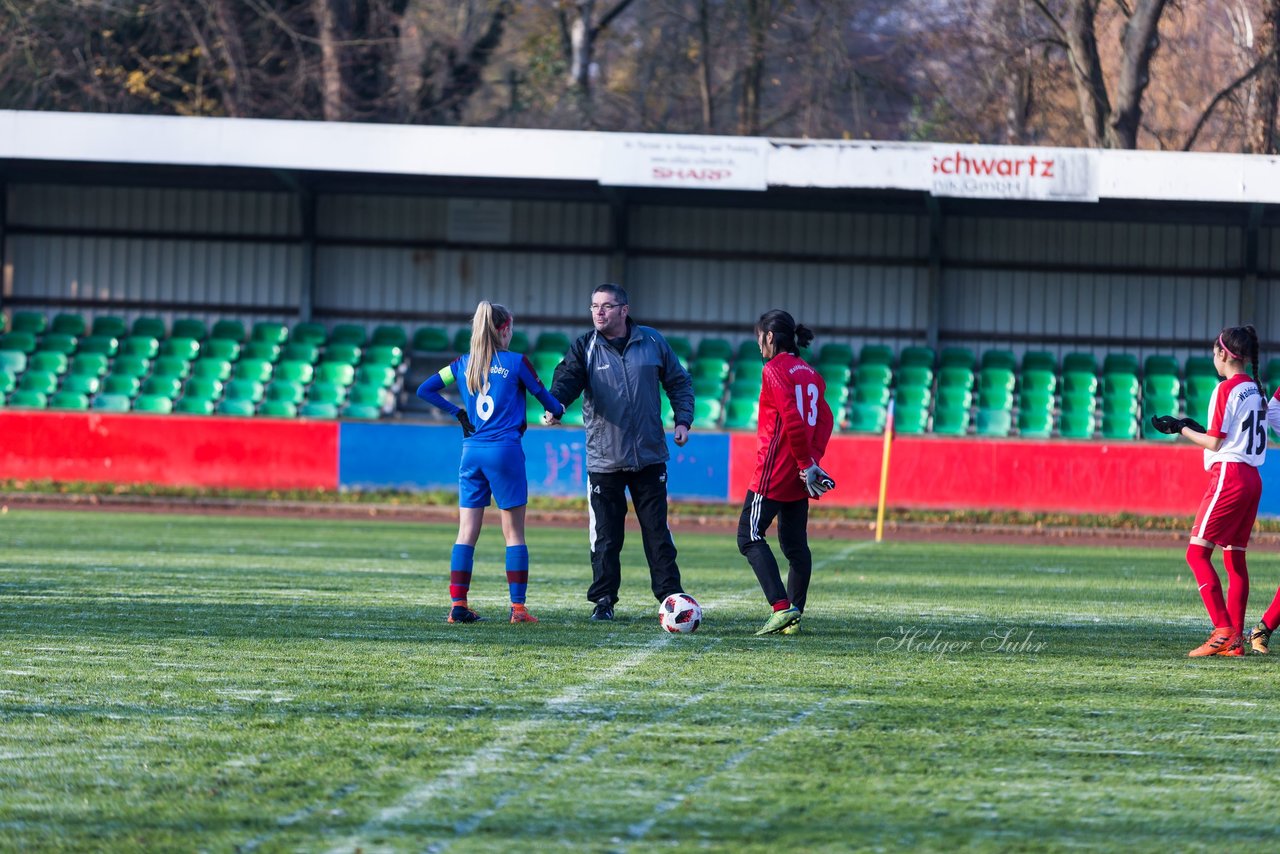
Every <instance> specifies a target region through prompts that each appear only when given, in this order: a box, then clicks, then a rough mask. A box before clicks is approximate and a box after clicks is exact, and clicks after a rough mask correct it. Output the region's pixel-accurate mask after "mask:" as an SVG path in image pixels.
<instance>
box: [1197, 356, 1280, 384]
mask: <svg viewBox="0 0 1280 854" xmlns="http://www.w3.org/2000/svg"><path fill="white" fill-rule="evenodd" d="M1213 377H1214V379H1217V378H1218V371H1217V369H1216V368H1215V369H1214V372H1213ZM1262 381H1263V382H1264V383H1266V386H1267V388H1268V389H1275V388H1276V386H1278V385H1280V359H1271V360H1270V361H1268V362H1267V366H1266V368H1265V369H1264V370H1263V372H1262Z"/></svg>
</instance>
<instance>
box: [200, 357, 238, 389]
mask: <svg viewBox="0 0 1280 854" xmlns="http://www.w3.org/2000/svg"><path fill="white" fill-rule="evenodd" d="M191 376H192V377H198V378H200V379H212V380H218V381H219V382H224V383H225V382H226V381H227V380H229V379H231V362H229V361H228V360H226V359H220V358H218V357H217V356H201V357H200V358H199V359H196V360H195V361H194V362H192V363H191Z"/></svg>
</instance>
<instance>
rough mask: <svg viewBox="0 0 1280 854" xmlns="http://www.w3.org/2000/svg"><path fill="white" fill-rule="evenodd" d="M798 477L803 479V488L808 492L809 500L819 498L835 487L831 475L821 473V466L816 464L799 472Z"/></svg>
mask: <svg viewBox="0 0 1280 854" xmlns="http://www.w3.org/2000/svg"><path fill="white" fill-rule="evenodd" d="M800 476H801V477H803V478H804V488H805V489H806V490H808V492H809V497H810V498H821V497H822V496H823V495H825V494H826V493H827V491H828V490H831V489H834V488H835V485H836V482H835V481H834V480H832V479H831V475H829V474H827V473H826V472H825V471H823V470H822V466H820V465H818V464H817V463H814V464H813V465H811V466H809V467H808V468H807V469H805V470H804V471H803V472H801V475H800Z"/></svg>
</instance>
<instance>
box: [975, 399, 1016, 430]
mask: <svg viewBox="0 0 1280 854" xmlns="http://www.w3.org/2000/svg"><path fill="white" fill-rule="evenodd" d="M1012 430H1013V413H1012V412H1010V411H1009V410H1008V409H987V408H984V407H982V406H981V404H979V406H978V410H977V412H976V413H975V415H974V421H973V432H974V433H975V434H976V435H978V436H988V437H999V436H1008V435H1009V433H1010V432H1011V431H1012Z"/></svg>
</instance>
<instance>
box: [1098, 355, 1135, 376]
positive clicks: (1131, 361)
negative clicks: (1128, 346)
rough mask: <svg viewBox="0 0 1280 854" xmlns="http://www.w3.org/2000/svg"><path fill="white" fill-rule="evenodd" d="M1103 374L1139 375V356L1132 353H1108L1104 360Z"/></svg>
mask: <svg viewBox="0 0 1280 854" xmlns="http://www.w3.org/2000/svg"><path fill="white" fill-rule="evenodd" d="M1102 373H1103V374H1132V375H1133V376H1135V377H1136V376H1137V375H1138V357H1137V356H1135V355H1133V354H1132V353H1108V354H1107V357H1106V358H1105V359H1103V360H1102Z"/></svg>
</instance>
